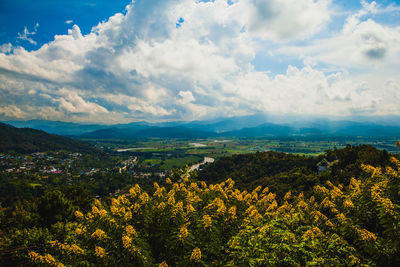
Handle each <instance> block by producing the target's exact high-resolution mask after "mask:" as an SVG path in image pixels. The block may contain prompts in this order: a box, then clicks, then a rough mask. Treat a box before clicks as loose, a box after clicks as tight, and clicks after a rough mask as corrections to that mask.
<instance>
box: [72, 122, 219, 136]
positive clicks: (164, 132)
mask: <svg viewBox="0 0 400 267" xmlns="http://www.w3.org/2000/svg"><path fill="white" fill-rule="evenodd" d="M213 136H217V134H216V133H214V132H206V131H200V130H194V129H188V128H185V127H180V126H177V127H154V126H153V127H150V126H143V125H141V126H140V125H136V126H135V127H131V128H123V129H120V128H116V127H113V128H108V129H101V130H97V131H94V132H90V133H85V134H83V135H80V136H79V137H80V138H93V139H133V138H152V137H153V138H188V139H193V138H208V137H213Z"/></svg>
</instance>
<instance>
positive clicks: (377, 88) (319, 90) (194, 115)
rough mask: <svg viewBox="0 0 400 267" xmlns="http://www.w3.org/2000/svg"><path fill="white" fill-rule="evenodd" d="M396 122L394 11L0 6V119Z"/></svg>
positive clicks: (340, 0)
mask: <svg viewBox="0 0 400 267" xmlns="http://www.w3.org/2000/svg"><path fill="white" fill-rule="evenodd" d="M259 113H265V114H271V115H279V116H303V117H304V116H305V117H307V116H309V117H313V116H320V117H333V116H335V117H343V118H348V117H354V116H367V117H371V118H373V117H376V116H400V1H389V0H381V1H367V0H362V1H357V0H352V1H348V0H268V1H267V0H228V1H226V0H215V1H199V0H136V1H133V2H129V1H107V0H97V1H93V0H81V1H77V0H70V1H61V0H52V1H50V0H36V1H26V0H0V120H30V119H45V120H58V121H71V122H91V123H108V124H112V123H127V122H132V121H142V120H146V121H174V120H186V121H190V120H202V119H212V118H216V117H230V116H242V115H251V114H259Z"/></svg>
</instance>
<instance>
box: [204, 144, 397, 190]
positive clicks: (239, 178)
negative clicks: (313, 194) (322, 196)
mask: <svg viewBox="0 0 400 267" xmlns="http://www.w3.org/2000/svg"><path fill="white" fill-rule="evenodd" d="M390 157H391V156H390V154H389V153H387V152H386V151H385V150H378V149H376V148H374V147H372V146H370V145H360V146H350V145H348V146H346V147H345V148H343V149H333V150H328V151H327V152H326V153H325V154H324V155H321V156H319V157H305V156H297V155H293V154H286V153H279V152H273V151H269V152H257V153H254V154H242V155H233V156H231V157H223V158H221V159H219V160H218V161H216V162H215V163H213V164H210V165H208V166H207V167H206V168H205V169H203V170H202V171H201V172H200V173H199V176H198V177H199V179H201V180H206V181H208V182H212V183H215V182H221V181H224V180H226V179H228V178H232V179H234V180H235V181H236V183H237V185H238V187H240V188H242V189H254V188H256V187H257V186H260V185H261V186H268V187H269V188H270V189H271V190H272V191H273V192H275V193H277V195H278V196H282V195H283V194H284V193H286V192H287V191H289V190H292V191H295V192H310V191H311V189H312V188H313V186H315V185H316V184H319V183H322V182H325V181H326V180H328V179H330V180H332V181H335V182H339V183H345V184H348V183H349V181H350V178H351V177H357V176H360V175H361V174H362V169H361V163H364V164H373V165H375V166H388V165H391V162H390ZM324 159H326V160H327V161H328V162H329V164H330V166H329V168H328V170H327V171H326V172H323V173H318V163H319V162H321V161H322V160H324Z"/></svg>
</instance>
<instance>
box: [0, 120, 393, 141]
mask: <svg viewBox="0 0 400 267" xmlns="http://www.w3.org/2000/svg"><path fill="white" fill-rule="evenodd" d="M379 122H380V123H375V122H371V121H368V120H366V119H365V118H358V121H353V120H333V119H324V118H319V119H311V120H310V119H301V118H300V119H298V120H293V119H292V120H288V119H286V120H285V119H284V118H279V117H268V116H266V115H264V114H256V115H251V116H242V117H231V118H219V119H213V120H204V121H191V122H185V121H171V122H156V123H150V122H145V121H140V122H132V123H128V124H114V125H102V124H80V123H72V122H60V121H46V120H30V121H7V122H5V123H7V124H10V125H13V126H15V127H30V128H33V129H38V130H43V131H46V132H48V133H52V134H58V135H64V136H69V137H75V138H86V139H132V138H146V137H156V138H192V139H193V138H208V137H211V138H213V137H244V138H245V137H247V138H256V137H385V138H397V137H400V125H399V124H397V123H395V119H394V118H390V119H386V120H385V118H382V119H381V120H379Z"/></svg>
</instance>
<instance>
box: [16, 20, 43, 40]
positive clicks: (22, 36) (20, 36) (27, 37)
mask: <svg viewBox="0 0 400 267" xmlns="http://www.w3.org/2000/svg"><path fill="white" fill-rule="evenodd" d="M38 27H39V23H38V22H36V24H35V26H34V27H33V31H31V32H30V31H29V30H28V28H27V27H26V26H25V27H24V32H23V33H18V37H17V39H19V40H24V41H28V42H29V43H31V44H33V45H37V42H36V41H34V40H33V39H32V38H31V37H30V36H32V35H35V34H36V32H37V28H38Z"/></svg>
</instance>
